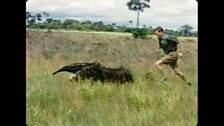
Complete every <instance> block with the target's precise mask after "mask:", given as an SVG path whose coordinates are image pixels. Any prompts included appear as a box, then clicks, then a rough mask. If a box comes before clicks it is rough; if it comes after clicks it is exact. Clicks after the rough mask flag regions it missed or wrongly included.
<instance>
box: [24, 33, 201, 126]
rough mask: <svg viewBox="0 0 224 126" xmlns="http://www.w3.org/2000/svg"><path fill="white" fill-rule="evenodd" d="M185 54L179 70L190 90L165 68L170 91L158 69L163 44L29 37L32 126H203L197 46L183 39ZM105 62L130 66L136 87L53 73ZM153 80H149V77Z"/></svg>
mask: <svg viewBox="0 0 224 126" xmlns="http://www.w3.org/2000/svg"><path fill="white" fill-rule="evenodd" d="M180 39H181V42H182V43H183V47H184V50H185V53H184V57H183V58H182V59H179V60H178V63H179V67H180V69H181V71H183V72H184V73H185V75H186V76H187V77H188V78H190V79H191V80H192V82H193V85H192V86H191V87H189V86H188V85H186V84H185V83H184V82H183V81H182V80H181V79H180V78H178V77H177V76H176V75H175V74H174V73H173V71H172V70H171V69H170V68H169V67H167V66H164V72H165V74H166V75H167V76H168V82H167V84H165V85H157V84H155V81H156V80H158V79H160V76H159V73H158V71H156V69H155V68H154V66H153V63H154V62H155V61H156V60H157V59H158V58H159V57H160V56H161V54H160V53H159V52H157V51H156V44H157V40H156V38H155V37H154V36H149V37H148V39H146V40H141V39H137V40H135V39H133V38H132V37H131V36H127V35H122V34H119V35H117V34H109V33H107V34H100V33H98V34H95V33H89V34H83V33H82V32H51V33H47V32H45V31H28V33H27V46H26V47H27V52H26V54H27V57H26V120H27V124H28V125H29V126H194V125H196V123H197V110H198V108H197V100H198V99H197V91H198V90H197V41H196V39H195V38H180ZM95 60H99V61H101V62H102V63H103V64H105V65H106V66H108V67H117V66H119V65H124V66H126V67H128V68H129V69H130V70H131V71H132V73H133V74H134V79H135V82H134V83H132V84H130V83H127V84H124V85H116V84H113V83H106V84H105V85H102V83H101V82H96V83H95V84H94V85H92V84H91V82H90V81H88V80H87V81H82V82H79V83H71V82H70V81H69V80H68V76H69V75H70V74H69V73H59V74H57V75H54V76H53V75H52V74H51V73H52V72H53V71H54V70H56V69H57V68H59V67H60V66H62V65H66V64H70V63H74V62H85V61H86V62H91V61H95ZM147 73H148V75H147V76H146V74H147Z"/></svg>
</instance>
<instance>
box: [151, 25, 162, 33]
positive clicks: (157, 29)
mask: <svg viewBox="0 0 224 126" xmlns="http://www.w3.org/2000/svg"><path fill="white" fill-rule="evenodd" d="M155 31H158V32H163V28H162V27H161V26H158V27H156V28H155V29H154V30H153V32H155Z"/></svg>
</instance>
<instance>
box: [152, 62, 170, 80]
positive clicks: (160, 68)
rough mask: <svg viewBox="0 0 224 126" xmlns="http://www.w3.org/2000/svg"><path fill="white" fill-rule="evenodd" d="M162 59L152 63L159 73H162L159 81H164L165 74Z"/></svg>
mask: <svg viewBox="0 0 224 126" xmlns="http://www.w3.org/2000/svg"><path fill="white" fill-rule="evenodd" d="M163 64H164V63H163V61H162V60H158V61H157V62H156V63H155V64H154V65H155V67H156V68H157V69H158V71H159V73H160V74H161V75H162V77H163V78H162V79H161V80H160V81H166V79H167V78H166V76H165V75H164V73H163V71H162V65H163Z"/></svg>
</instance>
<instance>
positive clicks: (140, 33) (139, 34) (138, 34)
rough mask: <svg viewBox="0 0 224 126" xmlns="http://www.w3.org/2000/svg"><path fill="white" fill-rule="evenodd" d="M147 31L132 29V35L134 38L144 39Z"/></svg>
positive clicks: (144, 29)
mask: <svg viewBox="0 0 224 126" xmlns="http://www.w3.org/2000/svg"><path fill="white" fill-rule="evenodd" d="M148 34H149V33H148V29H147V28H135V29H132V35H133V37H134V38H138V37H140V38H142V39H145V38H146V37H147V35H148Z"/></svg>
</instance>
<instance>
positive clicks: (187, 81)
mask: <svg viewBox="0 0 224 126" xmlns="http://www.w3.org/2000/svg"><path fill="white" fill-rule="evenodd" d="M173 70H174V72H175V74H177V75H178V76H179V77H180V78H181V79H182V80H183V81H185V82H186V83H187V84H188V85H191V82H190V81H189V80H187V78H186V77H185V76H184V74H183V73H182V72H181V71H180V70H179V69H178V68H177V67H174V68H173Z"/></svg>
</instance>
